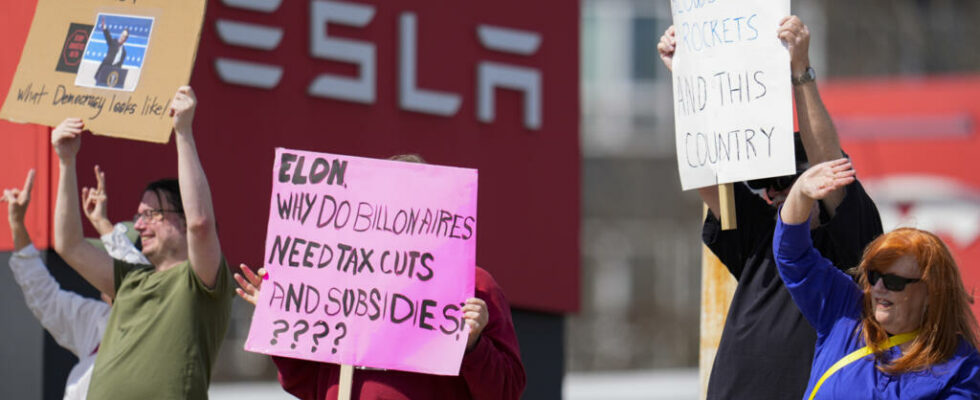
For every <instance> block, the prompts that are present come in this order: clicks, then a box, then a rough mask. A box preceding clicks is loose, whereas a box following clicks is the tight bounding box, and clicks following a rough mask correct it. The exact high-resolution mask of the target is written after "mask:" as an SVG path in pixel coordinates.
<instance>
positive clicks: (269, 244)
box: [245, 148, 477, 375]
mask: <svg viewBox="0 0 980 400" xmlns="http://www.w3.org/2000/svg"><path fill="white" fill-rule="evenodd" d="M476 196H477V171H476V170H473V169H465V168H454V167H442V166H435V165H427V164H418V163H408V162H399V161H388V160H375V159H369V158H360V157H350V156H341V155H334V154H326V153H314V152H308V151H299V150H288V149H282V148H279V149H277V150H276V162H275V166H274V168H273V184H272V198H271V201H270V210H269V229H268V234H267V236H266V243H265V250H266V256H265V259H264V264H265V268H266V271H268V276H269V278H268V279H267V280H266V281H264V282H263V283H262V289H261V292H260V294H259V299H258V304H257V306H256V309H255V314H254V315H253V316H252V326H251V328H250V330H249V335H248V339H247V341H246V343H245V349H246V350H249V351H254V352H259V353H264V354H270V355H279V356H285V357H292V358H301V359H307V360H313V361H321V362H329V363H337V364H353V365H358V366H365V367H373V368H385V369H396V370H402V371H412V372H421V373H429V374H438V375H458V374H459V366H460V362H461V361H462V358H463V352H464V350H465V347H466V340H467V334H468V329H467V328H466V324H465V323H464V322H463V320H462V312H461V311H460V310H461V308H462V306H463V303H464V302H465V301H466V299H467V298H470V297H472V296H473V281H474V268H475V266H476V226H477V218H476V199H477V197H476Z"/></svg>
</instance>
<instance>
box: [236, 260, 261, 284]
mask: <svg viewBox="0 0 980 400" xmlns="http://www.w3.org/2000/svg"><path fill="white" fill-rule="evenodd" d="M239 268H241V269H242V275H245V278H248V281H249V282H251V283H252V284H253V285H255V286H258V285H259V284H261V282H262V278H259V277H258V276H257V275H255V273H254V272H252V269H251V268H249V267H248V265H245V264H241V265H239Z"/></svg>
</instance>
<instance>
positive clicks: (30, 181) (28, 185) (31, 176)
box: [24, 168, 34, 194]
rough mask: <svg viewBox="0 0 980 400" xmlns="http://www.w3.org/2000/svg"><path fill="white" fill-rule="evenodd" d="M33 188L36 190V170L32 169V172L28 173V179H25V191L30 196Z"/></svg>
mask: <svg viewBox="0 0 980 400" xmlns="http://www.w3.org/2000/svg"><path fill="white" fill-rule="evenodd" d="M33 188H34V168H31V170H30V171H27V178H26V179H24V191H25V192H27V193H28V194H30V193H31V189H33Z"/></svg>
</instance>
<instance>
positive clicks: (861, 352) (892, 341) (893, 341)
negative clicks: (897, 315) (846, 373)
mask: <svg viewBox="0 0 980 400" xmlns="http://www.w3.org/2000/svg"><path fill="white" fill-rule="evenodd" d="M918 334H919V331H914V332H908V333H903V334H901V335H895V336H892V337H890V338H888V342H887V343H886V344H887V346H885V347H886V348H891V347H895V346H898V345H900V344H902V343H905V342H908V341H910V340H912V339H915V336H916V335H918ZM868 354H871V347H868V346H864V347H862V348H860V349H857V350H854V352H852V353H851V354H848V355H846V356H844V358H841V359H840V360H838V361H837V362H836V363H834V365H831V366H830V368H827V372H824V373H823V376H821V377H820V380H818V381H817V385H816V386H814V387H813V392H811V393H810V398H809V400H813V399H814V397H816V396H817V390H820V386H821V385H823V381H825V380H827V378H829V377H830V376H831V375H833V374H834V372H837V370H839V369H841V368H844V367H845V366H847V364H850V363H852V362H855V361H857V360H860V359H861V358H863V357H864V356H866V355H868Z"/></svg>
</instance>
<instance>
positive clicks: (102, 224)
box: [82, 165, 112, 235]
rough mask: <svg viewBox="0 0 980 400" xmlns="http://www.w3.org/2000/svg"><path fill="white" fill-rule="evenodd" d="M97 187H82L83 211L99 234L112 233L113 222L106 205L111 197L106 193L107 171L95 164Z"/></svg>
mask: <svg viewBox="0 0 980 400" xmlns="http://www.w3.org/2000/svg"><path fill="white" fill-rule="evenodd" d="M95 181H96V187H95V188H94V189H93V188H89V187H84V188H82V211H84V212H85V217H86V218H88V220H89V222H91V223H92V226H93V227H95V230H96V231H98V232H99V235H105V234H108V233H112V222H109V211H108V210H107V209H106V206H107V204H106V203H108V201H109V198H108V197H107V196H106V193H105V172H102V169H101V168H99V166H98V165H96V166H95Z"/></svg>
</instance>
